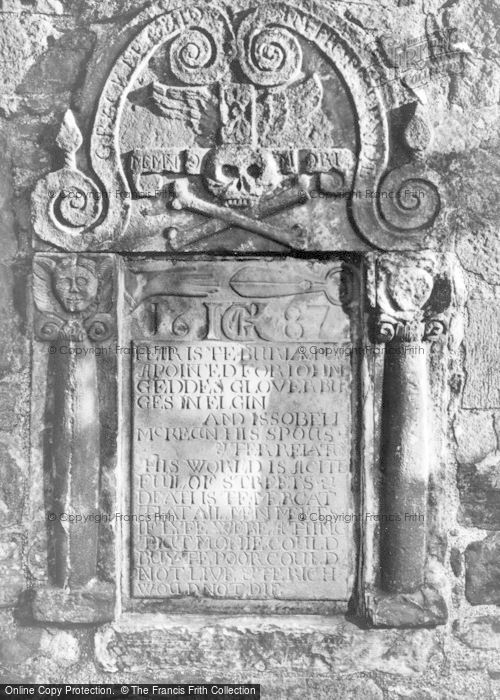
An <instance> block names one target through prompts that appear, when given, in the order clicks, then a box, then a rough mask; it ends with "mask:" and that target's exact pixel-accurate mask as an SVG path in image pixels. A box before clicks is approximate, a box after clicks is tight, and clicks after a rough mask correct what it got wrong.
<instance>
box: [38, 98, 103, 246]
mask: <svg viewBox="0 0 500 700" xmlns="http://www.w3.org/2000/svg"><path fill="white" fill-rule="evenodd" d="M56 142H57V145H58V146H59V148H60V149H61V151H62V153H63V156H64V166H63V167H62V168H61V169H60V170H57V171H56V172H54V173H50V174H49V175H47V176H46V177H45V178H44V179H43V180H40V182H39V183H38V184H37V186H36V189H35V191H34V193H33V200H32V201H33V225H34V228H35V231H36V233H37V234H38V235H39V236H40V238H42V239H44V240H48V241H50V242H51V243H53V244H54V245H56V246H57V247H59V248H63V249H69V250H77V251H78V250H82V251H83V250H85V249H86V248H87V247H88V243H89V241H88V239H87V238H86V236H85V235H84V232H85V231H86V230H87V229H88V228H89V227H91V226H92V225H93V224H94V223H95V222H96V221H97V220H98V218H99V216H100V214H101V211H102V205H101V200H102V195H101V193H100V191H99V189H98V188H97V187H96V185H95V183H94V182H93V181H92V180H91V179H90V178H89V177H87V176H86V175H84V174H83V173H82V172H81V171H80V170H79V169H78V166H77V163H76V154H77V152H78V150H79V149H80V147H81V145H82V134H81V132H80V130H79V128H78V126H77V124H76V121H75V117H74V115H73V113H72V112H71V110H68V111H67V112H66V114H65V116H64V120H63V123H62V125H61V129H60V131H59V135H58V137H57V141H56Z"/></svg>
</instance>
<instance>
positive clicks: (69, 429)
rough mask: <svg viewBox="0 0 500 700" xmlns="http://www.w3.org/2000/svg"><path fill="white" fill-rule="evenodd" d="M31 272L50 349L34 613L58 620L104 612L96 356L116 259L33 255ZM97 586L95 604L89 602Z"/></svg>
mask: <svg viewBox="0 0 500 700" xmlns="http://www.w3.org/2000/svg"><path fill="white" fill-rule="evenodd" d="M33 277H34V279H33V296H34V302H35V308H36V312H35V342H40V341H42V342H43V343H44V346H45V347H46V349H47V354H48V360H47V369H46V377H47V380H46V409H45V415H44V416H43V420H44V422H45V424H46V426H47V429H46V438H45V441H44V455H43V472H44V483H45V488H44V496H45V511H46V518H47V527H48V533H47V534H48V576H49V583H50V586H49V588H48V589H46V590H43V589H38V590H37V592H36V597H35V605H34V612H35V617H37V618H38V619H41V620H51V621H61V622H62V621H77V622H89V621H94V620H95V619H96V618H99V617H102V616H104V617H105V618H106V619H108V618H109V617H110V615H111V614H112V610H113V603H112V595H111V593H110V591H109V590H108V588H107V586H106V585H104V586H103V585H102V582H101V581H100V580H99V572H98V553H99V532H100V518H99V517H98V516H99V515H100V513H99V505H100V480H101V435H100V432H101V425H100V423H101V412H100V388H99V380H98V374H99V372H98V366H97V363H98V359H97V358H98V357H99V356H100V353H101V351H103V350H105V347H104V344H105V341H107V340H109V339H110V338H111V337H112V335H113V334H114V330H115V323H114V319H113V315H112V314H111V313H110V311H111V310H112V308H113V306H114V291H113V290H114V273H113V262H112V259H111V258H110V256H107V255H101V256H98V255H77V254H70V255H37V256H36V258H35V262H34V267H33ZM96 590H98V591H99V601H100V604H101V609H100V610H99V611H96V610H94V609H93V606H92V599H93V593H95V591H96ZM103 591H105V593H106V595H103ZM82 596H83V597H82ZM82 600H85V603H84V604H83V603H82ZM103 602H104V608H103V606H102V603H103Z"/></svg>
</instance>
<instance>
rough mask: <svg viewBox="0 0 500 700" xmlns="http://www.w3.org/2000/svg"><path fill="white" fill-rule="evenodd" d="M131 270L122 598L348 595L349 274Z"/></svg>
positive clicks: (246, 267) (213, 267) (192, 267)
mask: <svg viewBox="0 0 500 700" xmlns="http://www.w3.org/2000/svg"><path fill="white" fill-rule="evenodd" d="M128 277H129V279H128V281H127V285H128V288H129V291H130V292H131V295H132V297H133V298H134V304H133V308H134V309H135V310H134V312H133V323H132V333H133V338H134V343H133V361H132V364H133V370H132V387H133V388H132V392H133V396H132V403H133V434H132V463H133V467H132V504H133V523H132V569H131V579H132V581H131V583H132V595H133V596H134V597H138V598H171V597H179V596H197V597H206V598H226V599H249V600H250V599H253V600H265V599H276V600H279V599H283V600H346V599H348V598H349V597H350V592H351V589H352V584H353V572H354V564H355V547H354V532H353V527H352V525H351V526H346V524H345V522H344V523H341V522H340V519H339V518H338V516H339V515H341V514H342V513H352V512H353V509H354V502H353V496H352V491H351V454H352V442H353V424H352V413H353V409H352V407H353V388H354V384H355V376H354V372H355V369H353V367H355V361H354V360H353V356H352V353H350V352H348V348H349V347H351V343H352V334H353V327H354V326H355V321H354V320H353V316H354V315H355V314H354V311H353V309H355V308H356V294H357V292H356V288H357V277H356V273H355V271H354V270H352V269H351V268H349V267H348V266H346V265H345V264H342V263H337V262H333V263H332V262H329V263H311V262H303V261H300V262H299V261H293V264H291V263H290V262H288V263H287V262H282V261H272V262H264V263H263V262H262V261H259V262H258V263H257V262H244V263H235V262H231V263H229V262H217V263H215V262H212V263H210V264H206V263H196V264H192V263H191V264H187V263H181V264H177V265H173V266H171V267H166V266H165V263H162V264H161V269H160V267H155V264H152V265H151V266H150V267H149V268H148V269H146V270H142V271H140V272H139V271H137V270H135V271H131V272H130V273H129V275H128ZM336 516H337V517H336Z"/></svg>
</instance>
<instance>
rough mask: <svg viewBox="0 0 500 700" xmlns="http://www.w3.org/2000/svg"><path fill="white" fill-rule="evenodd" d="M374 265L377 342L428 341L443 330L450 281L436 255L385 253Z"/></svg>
mask: <svg viewBox="0 0 500 700" xmlns="http://www.w3.org/2000/svg"><path fill="white" fill-rule="evenodd" d="M374 268H375V269H374V274H375V300H374V302H375V304H374V305H375V318H374V326H375V339H376V341H377V342H379V343H389V342H392V341H397V342H404V343H405V342H406V343H416V342H422V341H430V342H431V341H435V340H438V339H439V338H440V337H441V336H442V335H444V334H446V332H447V330H448V325H449V310H450V304H451V284H450V281H449V275H447V272H446V266H445V265H444V264H443V261H442V260H440V258H439V257H438V256H437V255H435V254H432V253H427V254H425V255H419V256H416V255H400V254H388V255H384V256H381V257H378V258H377V259H376V261H375V262H374Z"/></svg>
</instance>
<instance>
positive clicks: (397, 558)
mask: <svg viewBox="0 0 500 700" xmlns="http://www.w3.org/2000/svg"><path fill="white" fill-rule="evenodd" d="M375 285H376V301H375V303H376V311H377V318H376V324H377V329H376V335H377V340H378V341H379V342H384V343H386V353H385V365H384V387H383V403H382V410H383V417H382V442H381V467H382V470H383V493H382V498H381V512H382V514H383V515H385V516H387V517H384V518H383V521H382V526H381V545H380V556H381V576H380V578H381V585H382V588H383V590H384V591H385V592H387V593H392V594H409V593H414V592H415V591H418V590H419V589H421V587H422V586H424V584H425V564H426V536H427V489H428V478H429V462H430V458H431V455H430V449H431V448H430V425H429V423H430V413H431V411H430V390H429V376H428V360H427V352H426V346H427V342H430V341H433V340H435V339H437V338H438V337H439V336H440V335H441V334H442V333H444V332H445V331H446V329H447V326H448V317H447V314H448V313H449V303H450V296H451V294H450V285H449V283H448V282H447V279H446V277H445V276H444V275H443V273H442V271H441V270H440V269H439V260H438V259H437V257H436V256H434V255H432V254H423V255H421V256H418V257H417V256H407V257H403V256H397V255H387V256H382V257H381V258H379V260H378V261H377V263H376V271H375ZM426 341H427V342H426ZM424 343H425V344H424ZM390 516H397V517H390Z"/></svg>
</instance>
